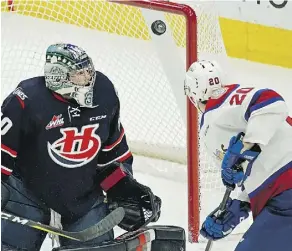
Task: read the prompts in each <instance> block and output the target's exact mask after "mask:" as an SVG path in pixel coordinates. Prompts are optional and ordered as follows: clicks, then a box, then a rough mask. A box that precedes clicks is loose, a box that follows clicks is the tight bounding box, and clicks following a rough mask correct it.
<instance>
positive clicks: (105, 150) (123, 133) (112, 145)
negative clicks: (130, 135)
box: [102, 129, 125, 152]
mask: <svg viewBox="0 0 292 251" xmlns="http://www.w3.org/2000/svg"><path fill="white" fill-rule="evenodd" d="M124 135H125V131H124V129H122V132H121V135H120V137H119V138H118V139H117V140H116V141H115V142H114V143H113V144H111V145H109V146H105V147H104V148H103V149H102V151H103V152H108V151H110V150H112V149H113V148H115V147H116V146H117V145H118V144H120V143H121V141H122V139H123V137H124Z"/></svg>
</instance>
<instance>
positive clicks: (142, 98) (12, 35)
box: [1, 0, 225, 212]
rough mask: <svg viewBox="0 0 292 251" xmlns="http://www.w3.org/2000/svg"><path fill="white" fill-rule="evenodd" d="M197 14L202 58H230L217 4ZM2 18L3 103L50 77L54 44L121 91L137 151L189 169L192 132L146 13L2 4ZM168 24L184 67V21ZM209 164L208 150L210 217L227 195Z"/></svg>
mask: <svg viewBox="0 0 292 251" xmlns="http://www.w3.org/2000/svg"><path fill="white" fill-rule="evenodd" d="M9 2H10V3H11V2H12V5H9V4H8V3H9ZM192 7H193V8H194V9H195V11H196V13H197V16H198V51H199V58H202V57H205V56H210V55H213V56H214V55H217V56H218V55H225V49H224V46H223V43H222V38H221V33H220V29H219V23H218V17H217V15H216V13H215V9H214V8H213V3H212V2H208V3H201V2H198V3H194V4H192ZM1 11H2V34H1V35H2V45H1V49H2V51H1V60H2V68H1V82H2V83H1V91H2V94H1V98H2V100H3V99H4V97H5V96H7V94H9V93H10V92H11V91H12V90H13V89H14V88H15V86H16V85H17V84H18V83H19V82H20V81H21V80H23V79H26V78H30V77H35V76H37V75H43V65H44V56H45V51H46V48H47V46H48V45H49V44H50V43H55V42H68V43H72V44H77V45H79V46H81V47H83V48H84V49H85V50H86V51H87V52H88V54H89V55H90V56H91V57H92V59H93V62H94V65H95V68H96V69H97V70H99V71H101V72H103V73H104V74H106V75H107V76H108V77H109V78H110V79H111V80H112V82H113V83H114V85H115V86H116V88H117V90H118V93H119V96H120V100H121V119H122V122H123V124H124V127H125V130H126V134H127V138H128V140H129V141H130V146H131V150H132V151H134V152H139V153H141V154H143V155H146V156H156V157H158V158H163V159H167V160H172V161H175V162H178V163H182V164H186V126H185V123H184V121H183V119H182V116H181V113H180V110H179V107H178V105H177V103H176V99H175V95H174V94H173V92H172V89H171V87H170V83H169V78H168V76H166V74H165V72H164V70H163V67H162V65H161V60H162V59H161V58H159V57H158V55H157V51H156V49H155V48H156V47H154V45H153V43H152V41H151V36H150V34H149V31H148V28H147V25H146V22H145V19H144V17H143V15H142V12H141V10H140V9H139V8H137V7H130V6H127V5H122V4H116V3H109V2H104V1H52V0H49V1H36V0H30V1H25V0H21V1H2V2H1ZM165 19H166V20H167V25H169V27H170V29H171V33H172V36H173V39H174V41H175V43H176V45H177V50H179V51H180V52H179V53H180V54H181V58H184V59H185V57H186V56H185V53H186V50H185V44H186V40H185V37H186V36H185V31H186V24H185V19H184V17H182V16H179V15H174V14H165ZM160 46H164V44H162V45H160ZM170 53H171V52H170ZM178 84H179V83H178ZM210 161H211V160H210V159H209V158H207V156H206V153H205V152H204V149H201V154H200V171H201V175H200V177H201V179H200V181H201V191H200V192H201V194H202V203H201V205H202V206H201V207H202V208H203V211H204V212H209V211H211V209H213V207H214V206H216V205H218V203H219V201H220V200H221V198H222V197H221V196H220V195H218V193H217V194H216V198H215V197H214V196H213V195H214V194H213V193H212V192H211V191H212V190H213V191H214V189H216V190H217V191H218V190H222V186H221V180H220V176H219V174H218V171H217V169H216V168H214V166H213V165H212V164H210V163H211V162H210ZM174 166H175V164H170V165H169V167H170V168H172V169H173V170H174V169H175V168H177V170H178V171H177V172H173V173H176V174H178V173H181V170H182V168H179V167H181V166H180V165H177V166H176V167H174ZM184 170H185V171H186V169H185V168H184ZM162 173H163V175H164V174H166V173H167V170H166V171H165V170H162ZM184 174H185V172H184ZM183 176H184V175H183ZM176 178H177V176H176ZM183 179H185V176H184V178H183ZM222 191H223V190H222Z"/></svg>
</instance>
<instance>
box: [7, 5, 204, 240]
mask: <svg viewBox="0 0 292 251" xmlns="http://www.w3.org/2000/svg"><path fill="white" fill-rule="evenodd" d="M107 1H108V2H112V3H118V4H125V5H130V6H134V7H140V8H147V9H153V10H157V11H162V12H165V13H172V14H177V15H181V16H184V17H185V20H186V69H188V68H189V66H190V65H191V64H192V63H193V62H195V61H197V16H196V13H195V11H194V10H193V9H192V8H191V7H190V6H188V5H185V4H179V3H173V2H168V1H164V0H149V1H148V0H141V1H128V0H119V1H118V0H107ZM7 4H8V10H9V11H14V6H13V0H7ZM178 84H181V86H182V87H181V88H183V83H178ZM186 102H187V105H186V108H187V175H188V231H189V242H198V237H199V228H200V184H199V137H198V113H197V109H196V108H195V107H194V106H193V105H192V103H191V102H190V101H189V99H187V98H186Z"/></svg>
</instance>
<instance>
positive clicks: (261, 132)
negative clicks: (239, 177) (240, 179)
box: [200, 85, 292, 217]
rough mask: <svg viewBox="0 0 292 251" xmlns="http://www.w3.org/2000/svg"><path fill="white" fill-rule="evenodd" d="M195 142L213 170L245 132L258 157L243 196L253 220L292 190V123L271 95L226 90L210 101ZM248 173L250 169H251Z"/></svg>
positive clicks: (265, 91)
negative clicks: (235, 138) (271, 201)
mask: <svg viewBox="0 0 292 251" xmlns="http://www.w3.org/2000/svg"><path fill="white" fill-rule="evenodd" d="M200 127H201V129H200V134H201V135H200V136H201V138H203V141H204V144H205V147H206V149H207V152H208V153H209V154H210V155H212V156H213V157H214V158H215V163H216V164H217V165H218V168H221V162H222V159H223V156H224V154H225V151H226V149H227V148H228V145H229V141H230V138H231V137H232V136H236V135H237V134H238V133H239V132H244V133H245V137H244V140H245V141H246V142H249V143H256V144H258V145H259V146H260V148H261V153H260V154H259V156H258V157H257V159H256V160H255V161H254V162H253V163H252V165H250V166H249V168H247V170H246V172H247V174H249V176H248V178H247V179H246V181H245V182H244V187H245V191H243V192H242V194H240V195H239V199H241V200H245V201H249V202H250V203H251V209H252V212H253V217H256V216H257V215H258V214H259V213H260V211H261V210H262V209H263V207H264V206H265V205H266V203H267V202H268V200H269V199H270V198H272V197H274V196H275V195H277V194H279V193H281V192H283V191H285V190H287V189H292V118H291V117H289V116H288V108H287V106H286V103H285V101H284V100H283V98H282V97H281V96H280V95H279V94H278V93H277V92H275V91H273V90H271V89H257V88H254V87H241V86H239V85H229V86H226V92H225V93H224V94H223V95H221V96H220V97H219V98H217V99H210V100H209V101H208V103H207V105H206V110H205V112H204V114H203V115H202V118H201V125H200ZM250 167H251V168H250Z"/></svg>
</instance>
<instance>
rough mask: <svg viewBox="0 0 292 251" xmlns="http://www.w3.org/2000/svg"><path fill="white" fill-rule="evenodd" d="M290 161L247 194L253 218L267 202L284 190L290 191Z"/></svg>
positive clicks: (291, 186) (291, 171) (291, 172)
mask: <svg viewBox="0 0 292 251" xmlns="http://www.w3.org/2000/svg"><path fill="white" fill-rule="evenodd" d="M291 178H292V161H291V162H289V163H288V164H287V165H285V166H283V167H282V168H281V169H279V170H278V171H276V172H275V173H274V174H272V175H271V176H270V177H269V178H268V179H266V180H265V181H264V182H263V183H262V184H261V185H260V186H259V187H257V188H256V189H255V190H254V191H252V192H251V193H249V194H248V196H249V198H250V202H251V209H252V212H253V216H254V218H255V217H256V216H257V215H258V214H259V213H260V211H261V210H262V209H263V207H264V206H265V205H266V203H267V201H268V200H269V199H271V198H273V197H274V196H276V195H278V194H280V193H282V192H283V191H285V190H289V189H292V182H291Z"/></svg>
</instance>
